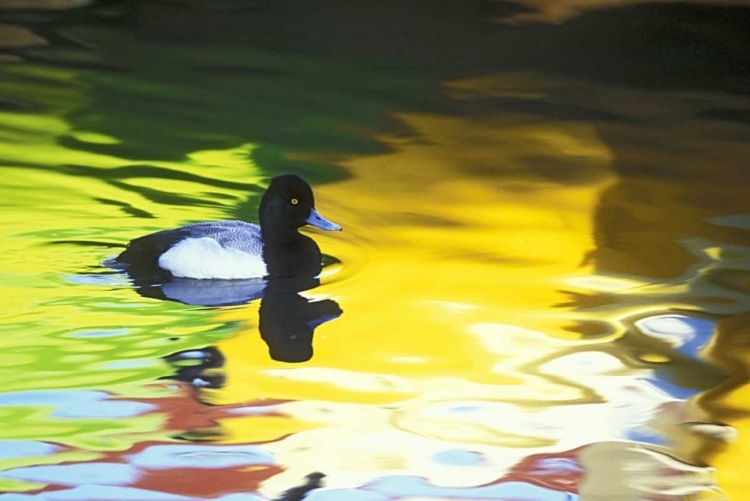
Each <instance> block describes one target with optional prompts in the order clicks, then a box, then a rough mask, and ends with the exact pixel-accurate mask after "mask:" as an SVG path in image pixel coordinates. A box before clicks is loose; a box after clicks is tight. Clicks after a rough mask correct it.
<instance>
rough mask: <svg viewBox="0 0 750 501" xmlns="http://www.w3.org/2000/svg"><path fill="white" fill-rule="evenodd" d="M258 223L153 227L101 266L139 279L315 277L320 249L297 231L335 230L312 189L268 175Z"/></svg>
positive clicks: (319, 266) (287, 178)
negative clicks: (318, 207) (308, 228)
mask: <svg viewBox="0 0 750 501" xmlns="http://www.w3.org/2000/svg"><path fill="white" fill-rule="evenodd" d="M258 222H259V224H253V223H248V222H245V221H238V220H228V221H210V222H200V223H193V224H188V225H186V226H182V227H180V228H176V229H171V230H163V231H158V232H156V233H151V234H148V235H145V236H142V237H139V238H136V239H134V240H132V241H130V243H128V245H127V247H126V249H125V250H124V251H123V252H122V253H120V255H118V256H117V257H116V258H114V259H111V260H109V261H107V262H106V263H105V264H106V265H107V266H109V267H110V268H114V269H118V270H124V271H126V272H127V273H128V274H129V275H131V276H135V277H141V278H142V277H154V278H173V277H176V278H190V279H219V280H234V279H255V278H258V279H273V278H291V277H298V276H317V275H319V274H320V272H321V271H322V259H321V253H320V248H319V247H318V244H317V243H316V242H315V241H314V240H313V239H312V238H310V237H308V236H306V235H303V234H301V233H300V232H299V229H300V228H302V227H303V226H305V225H311V226H314V227H316V228H320V229H322V230H326V231H341V226H339V225H338V224H336V223H333V222H331V221H329V220H328V219H326V218H325V217H323V216H322V215H321V214H320V213H319V212H318V211H317V210H316V209H315V197H314V195H313V191H312V188H311V187H310V185H309V184H308V183H307V181H305V180H304V179H302V178H301V177H300V176H298V175H296V174H284V175H280V176H276V177H274V178H272V179H271V182H270V183H269V185H268V188H267V189H266V191H265V192H264V193H263V196H262V198H261V201H260V206H259V209H258Z"/></svg>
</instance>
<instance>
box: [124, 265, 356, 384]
mask: <svg viewBox="0 0 750 501" xmlns="http://www.w3.org/2000/svg"><path fill="white" fill-rule="evenodd" d="M135 285H136V290H137V291H138V293H140V294H141V295H142V296H145V297H151V298H154V299H161V300H167V301H177V302H181V303H185V304H191V305H198V306H227V305H239V304H245V303H248V302H250V301H252V300H254V299H258V298H260V309H259V312H258V317H259V318H258V330H259V331H260V335H261V338H262V339H263V341H265V343H266V344H267V345H268V352H269V355H270V357H271V358H272V359H274V360H278V361H280V362H288V363H299V362H306V361H308V360H310V359H311V358H312V356H313V346H312V342H313V336H314V334H315V329H316V328H317V327H318V326H319V325H321V324H323V323H325V322H328V321H329V320H333V319H335V318H338V317H339V316H341V314H342V313H343V310H342V309H341V307H340V306H339V304H338V303H337V302H336V301H334V300H332V299H324V300H322V301H310V300H308V299H307V298H305V297H304V296H302V295H301V294H300V292H302V291H306V290H310V289H314V288H315V287H317V286H318V285H320V280H318V279H317V278H308V277H297V278H290V279H277V280H269V281H265V280H195V279H189V278H167V279H166V280H162V281H157V282H151V281H147V280H145V279H135ZM210 350H213V351H210ZM201 352H205V353H204V354H203V355H201ZM187 359H190V360H193V361H194V362H193V363H192V365H190V366H185V365H182V364H185V363H186V360H187ZM166 360H167V362H170V363H172V364H173V365H175V366H178V367H179V370H178V377H177V379H180V380H184V381H187V382H190V383H191V384H194V385H197V386H210V387H221V386H222V385H223V383H224V381H223V377H219V376H216V375H211V376H210V377H204V376H203V374H202V373H203V371H204V370H205V369H208V368H213V369H215V368H218V367H221V366H222V365H223V363H224V357H223V356H222V355H221V353H220V352H219V351H218V350H216V348H212V347H211V348H205V349H203V350H199V349H196V350H187V351H185V352H180V353H175V354H173V355H170V356H169V357H166ZM217 385H218V386H217Z"/></svg>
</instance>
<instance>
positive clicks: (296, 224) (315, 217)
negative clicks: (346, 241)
mask: <svg viewBox="0 0 750 501" xmlns="http://www.w3.org/2000/svg"><path fill="white" fill-rule="evenodd" d="M258 216H259V220H260V227H261V230H262V231H263V237H264V239H267V238H273V237H274V236H283V235H284V234H288V233H289V232H290V231H295V230H297V228H300V227H302V226H304V225H306V224H311V225H313V226H316V227H318V228H321V229H324V230H332V231H335V230H340V229H341V227H340V226H339V225H337V224H334V223H332V222H330V221H328V220H327V219H325V218H324V217H323V216H321V215H320V214H319V213H318V212H317V211H316V210H315V197H314V195H313V192H312V188H310V185H309V184H307V182H306V181H305V180H304V179H302V178H301V177H299V176H297V175H296V174H284V175H281V176H277V177H275V178H273V179H271V184H270V185H269V186H268V189H267V190H266V192H265V193H264V194H263V198H262V199H261V201H260V209H259V214H258Z"/></svg>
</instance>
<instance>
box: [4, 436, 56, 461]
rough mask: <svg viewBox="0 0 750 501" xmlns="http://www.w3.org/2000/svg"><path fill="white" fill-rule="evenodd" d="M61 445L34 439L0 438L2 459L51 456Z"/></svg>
mask: <svg viewBox="0 0 750 501" xmlns="http://www.w3.org/2000/svg"><path fill="white" fill-rule="evenodd" d="M59 450H60V447H57V446H56V445H52V444H45V443H44V442H36V441H34V440H0V459H15V458H26V457H36V456H50V455H52V454H54V453H55V452H57V451H59Z"/></svg>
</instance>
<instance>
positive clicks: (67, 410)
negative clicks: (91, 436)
mask: <svg viewBox="0 0 750 501" xmlns="http://www.w3.org/2000/svg"><path fill="white" fill-rule="evenodd" d="M110 397H111V395H109V394H108V393H105V392H103V391H87V390H73V391H70V390H59V391H55V390H44V391H22V392H14V393H6V394H3V395H0V407H37V406H50V407H56V410H55V411H54V412H53V413H52V416H53V417H58V418H126V417H134V416H140V415H142V414H145V413H147V412H150V411H153V410H155V409H156V406H155V405H151V404H146V403H143V402H131V401H127V400H109V398H110Z"/></svg>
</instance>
